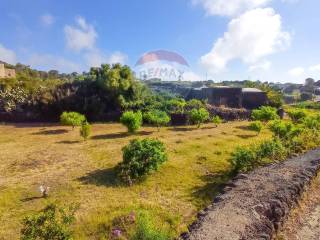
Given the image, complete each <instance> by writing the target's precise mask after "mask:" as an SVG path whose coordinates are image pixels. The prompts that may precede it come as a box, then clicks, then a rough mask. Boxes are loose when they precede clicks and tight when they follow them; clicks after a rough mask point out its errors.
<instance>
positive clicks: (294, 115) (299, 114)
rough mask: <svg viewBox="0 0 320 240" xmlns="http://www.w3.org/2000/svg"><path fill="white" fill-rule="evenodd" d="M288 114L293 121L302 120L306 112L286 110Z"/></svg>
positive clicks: (299, 121)
mask: <svg viewBox="0 0 320 240" xmlns="http://www.w3.org/2000/svg"><path fill="white" fill-rule="evenodd" d="M288 115H289V117H290V118H291V120H292V122H294V123H301V122H303V120H304V118H305V117H306V116H307V114H306V112H305V111H303V110H291V111H288Z"/></svg>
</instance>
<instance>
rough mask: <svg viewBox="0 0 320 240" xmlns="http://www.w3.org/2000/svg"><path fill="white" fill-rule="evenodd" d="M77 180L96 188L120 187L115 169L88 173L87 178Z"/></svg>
mask: <svg viewBox="0 0 320 240" xmlns="http://www.w3.org/2000/svg"><path fill="white" fill-rule="evenodd" d="M77 180H79V181H80V182H82V183H83V184H88V185H90V184H91V185H96V186H105V187H115V186H117V185H118V181H117V174H116V168H115V167H112V168H107V169H103V170H100V169H99V170H95V171H93V172H90V173H88V174H87V175H86V176H83V177H80V178H78V179H77Z"/></svg>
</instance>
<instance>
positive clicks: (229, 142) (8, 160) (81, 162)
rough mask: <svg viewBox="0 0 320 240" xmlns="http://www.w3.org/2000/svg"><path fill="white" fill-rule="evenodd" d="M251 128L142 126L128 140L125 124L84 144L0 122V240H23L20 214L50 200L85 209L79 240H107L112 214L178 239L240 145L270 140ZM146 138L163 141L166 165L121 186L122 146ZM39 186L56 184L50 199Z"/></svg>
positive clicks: (58, 131) (48, 130) (61, 132)
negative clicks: (146, 221)
mask: <svg viewBox="0 0 320 240" xmlns="http://www.w3.org/2000/svg"><path fill="white" fill-rule="evenodd" d="M246 126H248V122H232V123H226V124H222V125H220V126H219V127H218V128H214V126H213V124H208V125H204V126H203V127H202V128H201V129H195V128H194V127H192V126H191V127H177V128H172V127H169V128H163V129H161V131H160V132H158V131H157V129H156V128H152V127H145V128H142V129H141V130H140V131H139V132H138V133H137V134H136V135H127V134H126V133H125V132H126V129H125V128H124V127H122V126H121V125H120V124H95V125H93V129H92V138H91V139H90V140H88V141H87V142H84V141H82V140H81V138H80V136H79V131H78V129H76V130H74V131H72V130H71V129H70V128H68V127H61V126H48V125H43V126H40V125H24V126H23V125H17V126H13V125H0V132H1V135H0V150H1V155H0V222H1V223H2V224H1V225H0V239H16V238H18V235H19V228H20V226H19V222H20V221H21V219H22V218H23V216H25V215H26V214H28V213H30V212H33V211H37V210H40V209H41V208H43V207H44V206H45V204H46V203H47V202H50V201H56V202H58V203H59V204H69V203H73V202H75V203H79V204H80V209H79V211H78V212H77V221H76V224H75V226H74V229H75V232H76V237H75V239H104V238H107V236H108V234H109V233H108V229H109V228H110V224H111V222H112V220H113V219H114V218H115V217H117V216H120V215H123V214H128V213H130V212H131V211H139V210H146V211H148V212H150V214H151V215H152V216H153V217H155V218H157V221H158V222H159V224H160V223H161V224H164V225H166V226H168V227H169V228H170V229H171V231H172V232H174V233H175V234H179V233H180V232H182V231H184V230H186V227H187V225H188V224H189V223H190V222H191V221H192V220H193V219H194V218H195V216H196V212H197V211H198V210H199V209H201V208H203V207H204V206H206V205H207V204H208V203H209V202H211V200H212V198H213V197H214V195H215V194H216V193H217V192H218V191H219V190H220V187H221V184H222V183H224V182H225V181H227V180H228V178H229V176H228V173H229V168H230V165H229V162H228V159H229V157H230V154H231V152H232V151H233V150H234V149H235V148H236V146H239V145H247V144H251V143H256V142H258V141H260V140H262V139H266V138H269V137H270V133H269V131H268V130H264V131H262V133H261V134H260V135H259V136H256V133H254V132H251V131H248V130H247V129H246ZM146 137H151V138H158V139H160V140H162V141H163V142H164V143H165V145H166V147H167V150H168V154H169V160H168V161H167V162H166V163H165V164H164V165H162V167H161V168H160V169H159V171H158V172H155V173H152V174H151V175H150V176H148V178H147V179H146V180H145V181H143V182H141V183H137V184H135V185H134V186H132V187H126V186H121V185H118V183H117V181H116V179H115V172H114V167H115V166H116V165H117V164H118V163H119V162H120V161H121V160H122V153H121V149H122V147H123V146H125V145H126V144H128V143H129V141H130V140H131V139H134V138H146ZM41 184H45V185H47V186H50V187H51V190H50V193H49V198H48V199H47V200H45V199H41V198H38V197H39V196H40V193H39V192H38V188H39V186H40V185H41Z"/></svg>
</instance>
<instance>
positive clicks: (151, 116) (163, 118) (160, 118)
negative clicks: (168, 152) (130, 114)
mask: <svg viewBox="0 0 320 240" xmlns="http://www.w3.org/2000/svg"><path fill="white" fill-rule="evenodd" d="M144 119H145V121H146V122H147V123H150V124H151V125H154V126H156V127H157V128H158V131H160V128H161V127H163V126H167V125H168V124H169V122H170V120H171V118H170V116H169V115H168V114H167V113H166V112H165V111H160V110H152V111H149V112H146V113H145V114H144Z"/></svg>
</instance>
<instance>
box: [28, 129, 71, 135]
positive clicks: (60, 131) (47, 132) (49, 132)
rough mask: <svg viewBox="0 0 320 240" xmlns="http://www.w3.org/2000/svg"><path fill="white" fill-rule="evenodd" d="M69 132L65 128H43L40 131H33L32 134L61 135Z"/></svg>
mask: <svg viewBox="0 0 320 240" xmlns="http://www.w3.org/2000/svg"><path fill="white" fill-rule="evenodd" d="M67 132H69V131H68V130H65V129H57V130H43V131H40V132H36V133H32V135H59V134H64V133H67Z"/></svg>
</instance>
